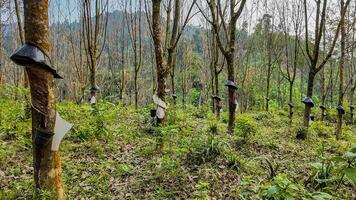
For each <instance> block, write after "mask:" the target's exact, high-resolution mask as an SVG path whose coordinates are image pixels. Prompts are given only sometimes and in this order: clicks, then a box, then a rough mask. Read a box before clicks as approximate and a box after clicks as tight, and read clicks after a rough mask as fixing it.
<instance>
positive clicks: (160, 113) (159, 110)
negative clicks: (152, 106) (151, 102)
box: [156, 106, 165, 119]
mask: <svg viewBox="0 0 356 200" xmlns="http://www.w3.org/2000/svg"><path fill="white" fill-rule="evenodd" d="M164 115H165V114H164V108H162V107H161V106H157V111H156V116H157V118H158V119H163V118H164Z"/></svg>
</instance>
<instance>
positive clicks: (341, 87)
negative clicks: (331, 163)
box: [336, 0, 346, 140]
mask: <svg viewBox="0 0 356 200" xmlns="http://www.w3.org/2000/svg"><path fill="white" fill-rule="evenodd" d="M340 4H341V13H342V12H343V10H344V9H346V8H345V1H344V0H341V1H340ZM345 11H346V10H345ZM340 29H341V30H340V34H341V40H340V43H341V45H340V48H341V49H340V50H341V56H340V61H339V101H338V104H339V106H342V104H343V101H344V63H345V46H346V45H345V44H346V30H345V18H344V17H341V19H340ZM343 115H344V113H343V112H342V111H340V110H338V114H337V124H336V139H337V140H338V139H340V136H341V134H342V121H343Z"/></svg>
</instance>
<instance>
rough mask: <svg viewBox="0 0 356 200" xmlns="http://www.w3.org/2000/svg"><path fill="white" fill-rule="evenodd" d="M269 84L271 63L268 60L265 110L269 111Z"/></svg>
mask: <svg viewBox="0 0 356 200" xmlns="http://www.w3.org/2000/svg"><path fill="white" fill-rule="evenodd" d="M270 84H271V64H270V62H269V63H268V69H267V88H266V111H267V112H268V111H269V100H270V99H269V90H270Z"/></svg>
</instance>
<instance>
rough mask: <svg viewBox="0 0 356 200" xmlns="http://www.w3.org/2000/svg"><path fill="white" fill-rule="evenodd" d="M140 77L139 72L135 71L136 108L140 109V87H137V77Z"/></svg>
mask: <svg viewBox="0 0 356 200" xmlns="http://www.w3.org/2000/svg"><path fill="white" fill-rule="evenodd" d="M137 75H138V71H136V70H135V78H134V79H135V80H134V84H135V108H136V109H137V108H138V87H137V77H138V76H137Z"/></svg>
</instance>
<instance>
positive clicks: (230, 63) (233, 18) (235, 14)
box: [207, 0, 246, 134]
mask: <svg viewBox="0 0 356 200" xmlns="http://www.w3.org/2000/svg"><path fill="white" fill-rule="evenodd" d="M207 3H208V6H209V9H210V12H211V17H212V20H211V25H212V28H213V30H214V32H215V37H216V42H217V44H218V46H219V49H220V51H221V52H222V54H223V55H224V57H225V60H226V64H227V73H228V75H227V76H228V77H227V78H228V80H230V81H233V82H234V81H235V73H234V67H235V63H234V56H235V43H236V23H237V20H238V18H239V17H240V15H241V13H242V10H243V8H244V6H245V3H246V0H242V1H240V5H239V7H238V9H237V10H235V7H236V6H237V4H238V3H237V2H236V1H235V0H230V1H229V7H230V19H229V24H228V28H227V29H226V31H227V32H225V33H226V34H228V35H229V40H228V41H226V42H227V44H226V45H224V44H223V41H222V39H221V38H220V35H219V34H221V32H220V27H219V25H218V24H219V21H218V19H217V17H216V16H218V15H217V12H218V10H217V9H216V8H217V7H219V6H220V3H218V4H216V1H215V0H210V1H207ZM220 9H222V8H220ZM221 20H222V21H228V20H227V19H221ZM225 46H226V47H225ZM228 97H229V100H228V101H229V122H228V133H230V134H232V133H234V128H235V112H236V97H235V88H233V87H228Z"/></svg>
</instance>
